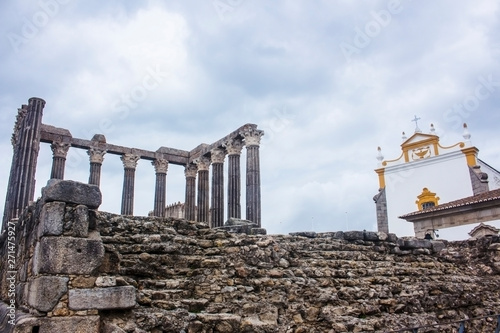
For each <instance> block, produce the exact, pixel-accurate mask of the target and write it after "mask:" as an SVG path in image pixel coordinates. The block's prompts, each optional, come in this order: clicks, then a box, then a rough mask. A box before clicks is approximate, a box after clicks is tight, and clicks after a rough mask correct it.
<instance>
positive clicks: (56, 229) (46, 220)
mask: <svg viewBox="0 0 500 333" xmlns="http://www.w3.org/2000/svg"><path fill="white" fill-rule="evenodd" d="M65 207H66V204H65V203H64V202H60V201H55V202H48V203H46V204H45V205H43V207H42V212H41V213H40V224H39V226H38V237H42V236H58V235H61V234H62V232H63V226H64V208H65Z"/></svg>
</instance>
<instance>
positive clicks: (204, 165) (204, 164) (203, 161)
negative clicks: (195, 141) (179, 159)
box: [194, 156, 210, 171]
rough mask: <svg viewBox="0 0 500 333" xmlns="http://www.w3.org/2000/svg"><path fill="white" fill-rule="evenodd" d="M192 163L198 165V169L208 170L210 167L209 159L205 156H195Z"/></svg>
mask: <svg viewBox="0 0 500 333" xmlns="http://www.w3.org/2000/svg"><path fill="white" fill-rule="evenodd" d="M194 163H195V164H196V165H197V166H198V171H203V170H208V169H209V167H210V159H209V158H208V157H206V156H201V157H200V158H197V159H196V160H195V161H194Z"/></svg>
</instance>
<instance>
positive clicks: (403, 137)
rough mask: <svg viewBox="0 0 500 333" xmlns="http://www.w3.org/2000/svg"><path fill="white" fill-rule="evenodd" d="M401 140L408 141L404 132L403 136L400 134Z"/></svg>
mask: <svg viewBox="0 0 500 333" xmlns="http://www.w3.org/2000/svg"><path fill="white" fill-rule="evenodd" d="M401 139H403V141H406V139H408V138H407V137H406V134H405V132H403V134H402V136H401Z"/></svg>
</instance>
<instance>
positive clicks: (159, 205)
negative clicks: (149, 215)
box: [151, 158, 168, 217]
mask: <svg viewBox="0 0 500 333" xmlns="http://www.w3.org/2000/svg"><path fill="white" fill-rule="evenodd" d="M151 164H153V166H154V167H155V172H156V185H155V203H154V208H153V216H159V217H164V216H165V208H166V206H167V170H168V161H167V160H166V159H163V158H158V159H156V160H154V161H152V162H151Z"/></svg>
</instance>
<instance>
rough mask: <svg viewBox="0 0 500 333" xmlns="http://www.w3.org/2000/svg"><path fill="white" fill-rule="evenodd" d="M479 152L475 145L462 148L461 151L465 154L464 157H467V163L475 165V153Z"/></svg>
mask: <svg viewBox="0 0 500 333" xmlns="http://www.w3.org/2000/svg"><path fill="white" fill-rule="evenodd" d="M478 152H479V149H477V148H476V147H469V148H464V149H462V153H464V154H465V158H466V159H467V165H468V166H471V167H473V166H475V165H477V160H476V157H477V153H478Z"/></svg>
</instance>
